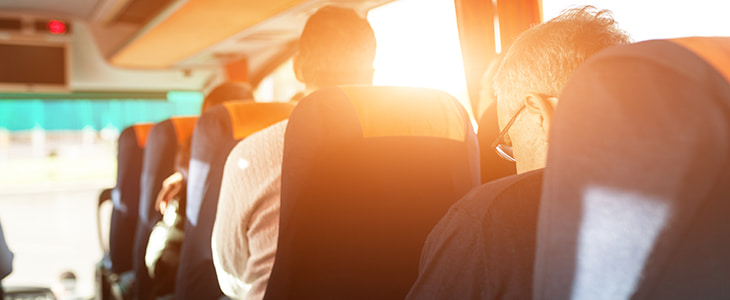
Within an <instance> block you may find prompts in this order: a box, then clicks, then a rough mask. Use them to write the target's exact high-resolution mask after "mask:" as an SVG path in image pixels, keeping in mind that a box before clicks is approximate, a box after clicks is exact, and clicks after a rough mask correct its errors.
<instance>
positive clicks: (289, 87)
mask: <svg viewBox="0 0 730 300" xmlns="http://www.w3.org/2000/svg"><path fill="white" fill-rule="evenodd" d="M304 90H305V87H304V84H302V83H301V82H299V80H297V77H296V76H295V75H294V67H293V66H292V60H291V59H289V60H287V61H286V62H284V63H283V64H281V66H279V67H278V68H276V70H274V72H272V73H271V74H269V76H266V77H265V78H264V79H263V80H261V82H260V83H259V85H258V87H256V90H255V91H254V93H253V97H254V99H256V101H257V102H286V101H289V100H290V99H292V97H294V95H296V94H297V93H299V92H303V91H304Z"/></svg>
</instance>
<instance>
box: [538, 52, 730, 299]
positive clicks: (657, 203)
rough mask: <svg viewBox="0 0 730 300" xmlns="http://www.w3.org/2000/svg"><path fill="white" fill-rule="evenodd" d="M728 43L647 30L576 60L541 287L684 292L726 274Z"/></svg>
mask: <svg viewBox="0 0 730 300" xmlns="http://www.w3.org/2000/svg"><path fill="white" fill-rule="evenodd" d="M728 45H730V44H728V38H687V39H679V40H671V41H670V40H653V41H645V42H641V43H635V44H631V45H625V46H619V47H612V48H610V49H607V50H604V51H602V52H600V53H598V54H596V55H594V56H593V57H591V58H590V59H588V60H587V61H586V62H585V63H583V64H582V65H581V66H580V67H579V68H578V70H576V71H575V73H574V74H573V75H572V77H571V79H570V80H569V81H568V83H566V85H565V87H564V89H563V91H562V93H561V95H560V104H559V105H558V108H557V109H556V110H555V115H554V118H553V123H552V125H551V128H550V147H549V151H548V158H547V168H546V169H545V177H544V181H543V187H542V197H541V201H540V209H539V215H540V216H539V221H538V238H537V251H536V258H535V268H534V271H535V274H534V279H535V282H534V293H535V294H534V295H535V297H534V298H535V299H565V298H574V299H594V298H601V297H603V298H607V299H628V298H632V299H650V298H656V299H664V298H668V297H667V295H664V296H656V297H643V296H639V295H640V294H641V293H649V294H652V293H665V294H671V295H670V296H669V297H670V298H671V297H675V298H678V299H682V298H692V297H693V296H694V295H697V292H698V291H711V290H712V288H713V287H714V288H717V287H722V288H724V287H726V286H727V284H726V283H727V274H728V273H727V272H725V273H724V274H725V277H716V276H715V275H713V272H714V271H713V270H712V268H716V266H721V268H724V270H727V267H726V266H727V264H726V263H727V262H726V261H723V260H722V259H718V258H724V257H727V256H726V255H725V254H724V253H723V254H722V255H720V256H713V255H716V254H717V252H723V251H724V252H725V253H727V251H728V250H727V248H728V247H727V245H728V243H727V242H726V241H727V239H726V237H727V236H728V235H727V228H728V227H727V226H724V227H723V226H715V224H712V226H709V225H708V224H711V223H712V222H715V221H717V219H714V217H712V214H713V213H715V212H717V211H718V210H719V209H718V208H717V207H721V205H725V206H727V203H728V202H727V201H725V200H727V199H726V198H727V196H726V195H727V194H728V191H729V190H730V188H728V185H727V180H728V178H730V172H729V170H730V169H729V168H728V163H729V162H730V138H729V137H728V134H727V133H728V132H729V131H730V85H729V84H728V81H727V79H728V73H727V72H726V71H725V70H727V67H728V60H727V59H728V57H730V47H728ZM725 211H727V210H725ZM708 216H709V217H708ZM722 222H725V218H724V216H723V218H722ZM718 235H723V237H725V239H721V238H718ZM708 246H709V247H708ZM723 247H725V248H723ZM723 264H725V265H723ZM697 274H702V276H697ZM680 278H681V279H680ZM718 278H724V279H723V280H724V282H721V283H720V284H718V283H719V282H720V281H718V280H717V279H718ZM660 282H661V283H660ZM725 291H727V289H725ZM678 292H690V294H691V295H692V296H690V295H682V294H680V293H678ZM725 294H727V293H725ZM700 298H713V297H712V296H709V297H708V296H707V294H705V296H700Z"/></svg>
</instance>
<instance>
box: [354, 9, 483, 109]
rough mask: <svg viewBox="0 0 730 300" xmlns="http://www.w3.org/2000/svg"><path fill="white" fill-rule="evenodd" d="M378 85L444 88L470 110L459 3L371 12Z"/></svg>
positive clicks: (370, 20) (369, 18)
mask: <svg viewBox="0 0 730 300" xmlns="http://www.w3.org/2000/svg"><path fill="white" fill-rule="evenodd" d="M368 21H369V22H370V24H371V26H372V27H373V30H374V31H375V37H376V39H377V41H378V50H377V54H376V56H375V63H374V67H375V77H374V78H373V83H374V84H375V85H397V86H415V87H428V88H434V89H439V90H443V91H446V92H448V93H449V94H451V95H453V96H454V97H456V98H458V99H459V101H460V102H461V104H462V105H463V106H464V107H465V108H466V109H467V110H470V108H471V106H470V105H469V99H468V94H467V90H466V79H465V78H464V65H463V63H462V59H461V48H460V46H459V34H458V30H457V26H456V14H455V12H454V2H453V1H442V0H401V1H396V2H393V3H391V4H388V5H385V6H382V7H379V8H376V9H374V10H372V11H370V12H369V13H368Z"/></svg>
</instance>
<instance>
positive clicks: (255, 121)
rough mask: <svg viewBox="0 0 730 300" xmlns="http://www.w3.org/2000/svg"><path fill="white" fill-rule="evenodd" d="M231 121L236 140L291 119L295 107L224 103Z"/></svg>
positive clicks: (242, 102)
mask: <svg viewBox="0 0 730 300" xmlns="http://www.w3.org/2000/svg"><path fill="white" fill-rule="evenodd" d="M223 106H225V108H226V110H227V111H228V116H229V117H230V119H231V127H232V128H231V131H232V132H233V138H234V139H236V140H240V139H243V138H245V137H247V136H249V135H251V134H252V133H254V132H256V131H259V130H261V129H264V128H266V127H269V126H271V125H273V124H275V123H278V122H279V121H283V120H286V119H288V118H289V115H290V114H291V112H292V110H294V105H293V104H291V103H280V102H271V103H257V102H251V101H228V102H225V103H223Z"/></svg>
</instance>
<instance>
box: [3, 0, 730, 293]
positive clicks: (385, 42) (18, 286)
mask: <svg viewBox="0 0 730 300" xmlns="http://www.w3.org/2000/svg"><path fill="white" fill-rule="evenodd" d="M326 5H336V6H343V7H348V8H352V9H354V10H355V11H356V12H357V13H359V14H360V15H361V16H363V17H366V18H367V20H368V21H369V22H370V23H371V25H372V28H373V30H374V32H375V36H376V40H377V52H376V57H375V62H374V66H373V67H374V69H375V74H374V78H373V84H374V85H376V86H407V87H423V88H431V89H437V90H441V91H445V92H446V93H448V94H450V95H452V96H453V97H454V98H455V99H457V100H458V102H459V103H460V104H461V106H463V109H464V111H465V112H467V113H468V114H469V120H470V123H471V125H470V126H471V127H472V128H474V130H475V131H476V130H478V129H479V128H482V127H487V126H492V127H495V126H498V124H497V123H496V122H493V123H489V124H480V123H479V117H480V115H481V114H482V112H483V111H484V109H485V106H486V105H487V104H485V103H480V100H479V99H480V90H481V77H482V74H483V73H484V72H485V70H486V69H487V67H488V66H489V63H490V62H491V61H492V59H493V58H494V57H495V56H496V55H497V54H499V53H501V52H504V51H506V49H508V48H509V46H510V44H511V43H512V41H514V39H515V38H516V37H517V36H518V35H519V34H520V33H521V32H523V31H525V30H527V29H528V28H530V27H531V26H534V25H535V24H538V23H541V22H543V21H545V20H549V19H551V18H553V17H555V16H557V15H558V14H559V13H560V12H561V11H562V10H564V9H566V8H570V7H577V6H581V5H593V6H596V7H598V8H600V9H608V10H611V11H612V13H613V16H614V18H615V20H616V21H617V22H618V24H619V26H620V27H621V28H622V29H624V30H625V31H627V32H628V33H629V34H630V35H631V36H632V38H633V40H634V41H636V42H639V41H645V40H652V39H668V38H676V37H687V36H730V19H728V18H727V16H726V12H727V11H728V9H730V5H728V4H726V3H725V2H723V1H713V0H698V1H694V2H688V1H658V0H645V1H632V0H612V1H601V0H510V1H503V0H455V1H448V0H269V1H257V0H63V1H51V0H0V221H1V223H2V230H3V231H4V237H5V239H6V240H7V244H8V246H9V248H10V249H11V250H12V252H13V253H14V262H13V272H12V273H11V274H10V275H9V276H8V277H6V278H4V279H3V280H2V285H1V287H4V288H5V290H6V298H5V299H56V298H58V299H112V298H109V297H111V296H109V293H110V292H109V291H102V290H103V289H104V288H106V289H109V287H108V286H106V287H104V286H103V284H102V283H101V282H100V281H102V280H105V279H100V278H99V276H101V275H99V272H100V271H99V269H100V268H103V266H101V267H100V266H99V265H100V264H103V263H104V262H103V261H104V256H105V254H107V252H108V251H109V248H110V245H109V238H110V237H109V232H110V226H111V225H110V223H111V215H112V209H113V204H112V202H111V201H100V194H102V197H101V198H109V199H111V198H112V197H113V195H111V194H112V193H114V192H112V191H111V190H110V191H109V192H107V194H104V193H102V191H104V190H105V189H110V188H113V187H114V186H115V184H116V180H117V175H118V173H117V172H118V168H120V166H118V161H117V155H118V153H117V151H118V140H119V138H120V135H122V132H123V130H124V129H126V128H129V127H130V126H133V125H134V124H144V123H147V124H155V123H160V122H162V121H164V120H167V119H169V118H171V117H173V116H194V115H199V114H200V113H201V111H200V105H201V103H202V101H203V99H204V95H206V94H207V93H208V92H210V91H211V90H212V89H213V88H214V87H215V86H217V85H218V84H220V83H222V82H225V81H236V82H244V83H246V84H248V85H250V87H251V88H252V89H253V95H254V97H253V98H254V99H256V100H255V101H256V102H265V103H268V102H271V103H286V102H289V100H290V99H292V97H294V96H295V95H296V94H297V93H300V92H303V91H304V89H305V86H304V85H303V84H301V83H300V82H298V80H297V78H296V75H295V74H294V71H293V66H292V56H294V55H295V53H297V47H298V39H299V36H300V34H301V32H302V28H303V26H304V24H305V22H306V21H307V18H308V17H309V16H310V15H311V14H312V13H314V12H315V11H316V10H317V9H319V8H320V7H323V6H326ZM19 70H23V71H22V72H20V71H19ZM495 128H497V131H499V128H498V127H495ZM480 147H488V145H480ZM101 200H105V199H101ZM728 284H730V283H728ZM31 296H32V297H37V298H31ZM13 297H15V298H13ZM44 297H47V298H44ZM125 299H128V298H125Z"/></svg>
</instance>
